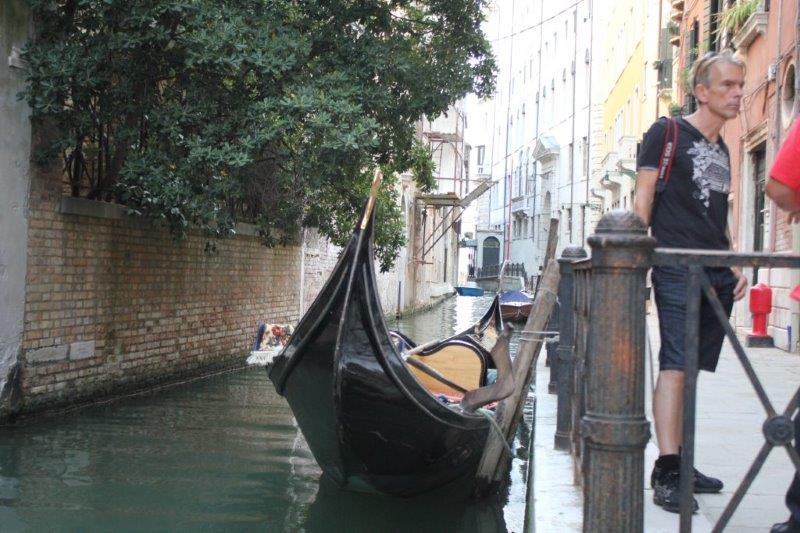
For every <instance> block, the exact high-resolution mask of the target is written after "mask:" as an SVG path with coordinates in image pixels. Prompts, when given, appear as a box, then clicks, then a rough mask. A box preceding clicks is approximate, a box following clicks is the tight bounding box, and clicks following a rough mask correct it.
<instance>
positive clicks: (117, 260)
mask: <svg viewBox="0 0 800 533" xmlns="http://www.w3.org/2000/svg"><path fill="white" fill-rule="evenodd" d="M87 202H88V201H78V202H75V201H72V202H70V201H67V202H66V204H69V205H67V208H65V201H64V199H63V198H62V193H61V185H60V176H59V173H58V172H57V171H53V170H50V171H38V172H36V173H34V175H33V177H32V184H31V197H30V213H29V235H28V238H29V243H28V269H27V280H26V286H27V287H26V302H25V326H24V336H23V346H22V348H23V352H22V356H21V361H20V362H21V369H22V371H21V382H20V385H21V393H22V394H21V397H22V400H21V404H20V406H19V407H20V410H21V411H22V412H31V411H36V410H40V409H49V408H54V407H62V406H69V405H74V404H79V403H82V402H86V401H92V400H96V399H100V398H104V397H108V396H114V395H119V394H122V393H125V392H129V391H135V390H141V389H146V388H149V387H151V386H154V385H157V384H160V383H165V382H170V381H175V380H178V379H181V378H183V377H190V376H196V375H199V374H203V373H207V372H210V371H213V370H216V369H223V368H229V367H233V366H238V365H243V364H244V359H245V356H246V354H247V352H248V350H249V348H250V345H251V343H252V340H253V334H254V329H255V326H256V324H257V323H258V322H259V321H264V320H270V321H273V320H274V321H277V322H290V323H295V322H297V320H298V317H299V314H300V297H301V293H300V283H299V277H300V266H301V248H300V247H299V246H292V247H276V248H273V249H268V248H265V247H263V246H262V245H261V244H260V243H259V242H258V239H257V237H255V236H246V235H240V236H237V237H235V238H231V239H226V240H218V241H215V244H216V250H215V251H214V252H211V253H209V252H207V251H206V250H205V247H206V242H207V239H206V238H204V237H203V236H202V235H200V234H198V233H194V234H191V235H189V236H188V237H187V238H186V239H184V240H180V241H176V240H174V239H173V238H172V237H171V236H170V235H169V234H168V233H167V232H166V231H165V230H163V229H159V228H157V227H155V226H154V225H153V224H151V223H149V222H147V221H142V220H136V219H130V218H126V217H124V216H123V215H121V213H120V212H119V209H117V207H118V206H113V205H108V204H105V205H104V204H98V203H94V205H88V204H87ZM75 205H77V206H78V207H79V208H80V209H77V210H76V208H75ZM70 206H72V207H70ZM65 211H69V212H65ZM70 212H71V213H70ZM76 212H78V213H81V212H86V213H87V214H92V215H95V216H85V215H81V214H73V213H76ZM97 215H102V216H97ZM308 242H310V246H309V245H307V246H306V247H304V248H303V249H304V250H305V254H304V256H305V257H304V261H303V266H304V268H305V272H306V276H305V279H306V281H307V283H305V284H304V291H303V298H304V303H305V306H306V307H307V306H308V305H310V303H311V301H312V300H313V298H314V297H315V296H316V293H317V292H318V291H319V289H320V288H321V285H322V283H323V282H324V281H325V279H326V278H327V274H328V272H329V271H330V269H331V268H332V266H333V265H334V264H335V260H336V257H337V255H338V249H336V248H335V247H333V246H330V245H328V244H327V242H326V241H324V240H323V239H319V238H318V237H316V236H314V235H313V234H312V235H311V236H310V237H309V239H308ZM20 253H22V251H20Z"/></svg>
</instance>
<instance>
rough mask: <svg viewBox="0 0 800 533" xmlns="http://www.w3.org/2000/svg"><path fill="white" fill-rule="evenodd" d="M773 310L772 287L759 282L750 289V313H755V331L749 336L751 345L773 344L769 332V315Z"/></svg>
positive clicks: (748, 339) (748, 340) (748, 342)
mask: <svg viewBox="0 0 800 533" xmlns="http://www.w3.org/2000/svg"><path fill="white" fill-rule="evenodd" d="M771 312H772V289H770V288H769V286H768V285H766V284H765V283H758V284H757V285H755V286H753V288H751V289H750V313H751V314H752V315H753V333H751V334H750V335H748V336H747V344H748V345H749V346H773V341H772V337H770V336H769V335H768V334H767V316H769V314H770V313H771Z"/></svg>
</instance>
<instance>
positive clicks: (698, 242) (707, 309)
mask: <svg viewBox="0 0 800 533" xmlns="http://www.w3.org/2000/svg"><path fill="white" fill-rule="evenodd" d="M692 87H693V91H692V92H693V94H694V97H695V99H696V101H697V106H698V109H697V111H695V112H694V113H692V114H691V115H688V116H686V117H678V118H675V119H666V118H661V119H659V120H658V121H657V122H656V123H655V124H653V125H652V126H651V128H650V130H649V131H648V132H647V134H646V135H645V138H644V142H643V143H642V146H641V150H640V153H639V159H638V161H637V175H636V198H635V202H634V210H635V211H636V214H637V215H639V217H641V219H642V220H643V221H644V222H645V224H647V225H648V226H650V227H651V228H652V233H653V236H654V237H655V239H656V242H657V245H658V246H660V247H666V248H705V249H712V250H728V249H729V248H730V240H729V237H728V235H729V234H728V227H727V225H728V193H729V191H730V181H731V175H730V159H729V156H728V148H727V146H726V145H725V142H724V141H723V140H722V137H721V136H720V130H721V129H722V127H723V126H724V124H725V122H727V121H728V120H730V119H732V118H735V117H736V116H737V115H738V113H739V106H740V103H741V99H742V88H743V87H744V64H743V63H742V62H741V60H739V59H737V58H735V57H734V56H733V55H732V54H731V53H730V52H723V53H719V54H714V53H712V54H706V55H705V56H704V57H703V58H701V59H699V60H698V61H697V62H695V64H694V66H693V69H692ZM670 121H672V122H670ZM668 143H669V146H670V147H671V150H672V152H671V151H670V150H669V149H665V148H666V147H667V146H668ZM670 156H671V157H670ZM687 272H688V271H687V269H686V268H678V267H655V268H653V271H652V281H653V289H654V292H655V302H656V308H657V310H658V321H659V329H660V334H661V350H660V351H659V354H658V360H659V369H660V371H659V374H658V381H657V383H656V390H655V394H654V395H653V418H654V419H655V427H656V437H657V438H658V447H659V453H660V455H659V458H658V460H657V461H656V464H655V467H654V468H653V473H652V476H651V481H650V482H651V485H652V486H653V488H654V489H655V492H654V494H653V501H654V502H655V503H656V504H657V505H660V506H661V507H663V508H664V509H665V510H667V511H670V512H675V513H677V512H679V507H680V503H679V502H680V492H679V486H680V480H679V474H680V447H681V443H682V429H683V428H682V423H683V384H684V364H685V360H686V350H685V343H686V337H685V330H686V290H687V280H688V275H687ZM705 272H706V274H707V275H708V277H709V279H710V280H711V283H712V285H713V286H714V289H715V290H716V292H717V295H718V297H719V299H720V301H721V302H722V304H723V306H724V307H725V309H726V312H727V313H728V315H729V316H730V312H731V309H732V307H733V302H734V301H735V300H739V299H741V298H742V297H743V296H744V294H745V289H746V288H747V280H746V279H745V278H744V276H742V275H741V273H740V272H739V271H738V270H731V269H729V268H706V269H705ZM724 338H725V333H724V330H723V328H722V326H721V325H720V324H719V322H718V321H717V318H716V316H715V315H714V312H713V310H712V309H711V306H710V304H709V303H708V302H707V301H706V300H705V298H703V301H702V303H701V306H700V349H699V361H698V365H699V368H700V369H702V370H706V371H709V372H713V371H714V370H715V369H716V366H717V361H718V359H719V353H720V350H721V348H722V341H723V340H724ZM720 490H722V482H721V481H720V480H718V479H714V478H711V477H708V476H705V475H703V474H701V473H700V472H699V471H697V469H695V472H694V491H695V492H706V493H710V492H719V491H720ZM694 505H695V509H697V502H696V501H695V502H694Z"/></svg>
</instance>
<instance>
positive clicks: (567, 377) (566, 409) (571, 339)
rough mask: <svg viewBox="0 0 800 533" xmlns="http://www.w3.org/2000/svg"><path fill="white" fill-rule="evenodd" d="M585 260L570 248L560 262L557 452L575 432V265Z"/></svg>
mask: <svg viewBox="0 0 800 533" xmlns="http://www.w3.org/2000/svg"><path fill="white" fill-rule="evenodd" d="M585 258H586V250H584V249H583V248H581V247H580V246H569V247H567V248H564V251H563V252H561V258H560V259H559V260H558V263H559V267H560V269H561V279H560V280H559V283H558V303H559V306H560V309H559V315H558V316H559V322H560V324H559V328H558V330H559V332H558V364H557V365H554V366H555V369H553V368H551V369H550V372H553V371H557V372H558V375H557V383H558V386H557V388H556V390H557V391H558V410H557V412H556V437H555V448H556V449H557V450H569V442H570V438H569V435H570V432H571V431H572V392H573V391H572V384H573V383H574V379H573V376H572V374H573V372H574V369H575V308H574V306H573V301H572V300H573V294H574V290H575V276H574V274H573V272H572V262H573V261H579V260H581V259H585Z"/></svg>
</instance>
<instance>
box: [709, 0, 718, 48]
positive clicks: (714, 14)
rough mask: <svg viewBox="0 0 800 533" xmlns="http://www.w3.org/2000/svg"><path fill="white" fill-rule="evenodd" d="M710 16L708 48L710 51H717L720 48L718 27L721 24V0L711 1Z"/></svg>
mask: <svg viewBox="0 0 800 533" xmlns="http://www.w3.org/2000/svg"><path fill="white" fill-rule="evenodd" d="M709 4H710V6H709V16H708V50H709V52H716V51H718V50H719V38H720V35H719V32H718V31H717V27H718V25H719V15H720V13H719V8H720V5H719V4H720V0H711V1H710V2H709Z"/></svg>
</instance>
